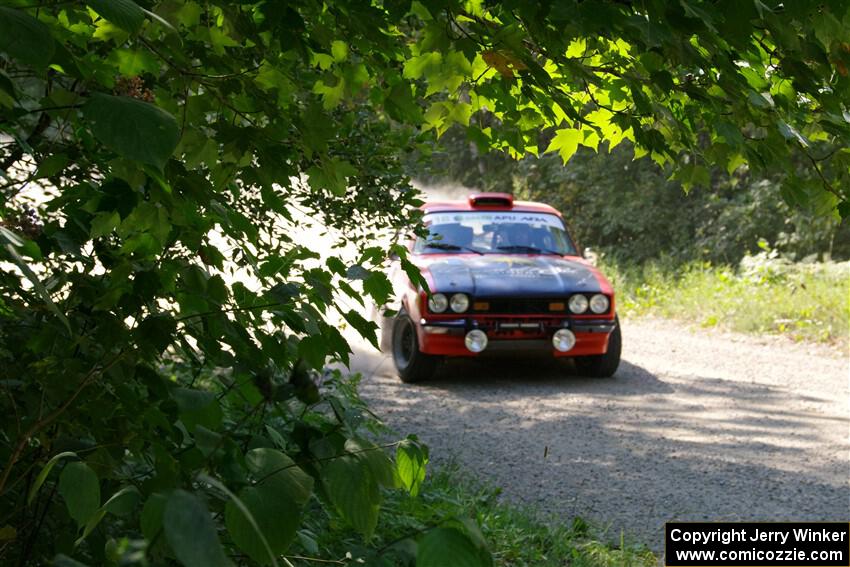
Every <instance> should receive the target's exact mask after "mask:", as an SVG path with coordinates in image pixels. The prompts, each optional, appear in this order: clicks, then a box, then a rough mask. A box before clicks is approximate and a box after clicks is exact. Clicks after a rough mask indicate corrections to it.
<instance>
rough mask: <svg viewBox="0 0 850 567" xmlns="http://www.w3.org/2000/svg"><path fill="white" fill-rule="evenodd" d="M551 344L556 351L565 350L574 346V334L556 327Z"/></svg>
mask: <svg viewBox="0 0 850 567" xmlns="http://www.w3.org/2000/svg"><path fill="white" fill-rule="evenodd" d="M467 336H469V335H467ZM467 346H468V345H467ZM552 346H554V347H555V350H557V351H560V352H567V351H568V350H570V349H572V348H573V347H574V346H576V336H575V335H574V334H573V332H572V331H570V330H569V329H558V330H557V331H555V334H554V335H553V336H552Z"/></svg>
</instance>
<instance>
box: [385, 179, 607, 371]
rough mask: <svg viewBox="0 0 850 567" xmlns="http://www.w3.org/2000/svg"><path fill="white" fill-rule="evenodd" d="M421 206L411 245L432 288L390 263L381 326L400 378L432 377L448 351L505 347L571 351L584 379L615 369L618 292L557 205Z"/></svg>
mask: <svg viewBox="0 0 850 567" xmlns="http://www.w3.org/2000/svg"><path fill="white" fill-rule="evenodd" d="M422 209H423V212H424V217H423V221H424V223H425V225H426V227H427V229H428V235H427V237H417V238H416V239H412V240H411V241H410V243H409V244H408V246H409V251H410V259H411V261H412V262H413V263H414V264H416V265H417V266H418V267H419V269H420V270H421V273H422V275H423V276H424V278H425V279H426V281H427V282H428V287H429V288H430V289H429V292H426V291H424V290H422V289H421V288H419V287H418V286H414V285H413V284H412V283H411V281H410V279H409V278H407V276H406V274H405V272H404V270H402V269H400V267H399V266H398V265H394V266H393V267H392V268H391V270H390V278H391V280H392V281H393V284H394V287H395V289H396V292H397V294H398V302H397V304H396V305H393V306H391V307H393V310H394V311H396V312H397V314H396V315H395V316H394V317H392V318H385V319H384V320H383V324H382V328H383V331H384V335H383V340H382V342H383V344H384V345H385V347H388V348H390V349H391V352H392V357H393V361H394V363H395V367H396V370H397V371H398V375H399V377H400V378H401V379H402V380H403V381H405V382H416V381H419V380H423V379H426V378H428V377H429V376H430V375H431V374H433V372H434V370H435V368H436V366H437V363H438V362H439V360H440V359H441V358H442V357H455V356H480V355H482V354H486V353H490V352H496V351H505V350H518V351H537V352H540V353H542V354H544V355H546V356H556V357H572V358H573V359H574V360H575V363H576V366H577V368H578V370H579V372H580V373H581V374H584V375H588V376H598V377H608V376H612V375H613V374H614V372H616V370H617V366H618V365H619V362H620V346H621V341H620V328H619V322H618V320H617V316H616V311H615V302H614V290H613V289H612V287H611V284H610V283H609V282H608V280H606V279H605V277H604V276H603V275H602V274H601V273H600V272H599V271H598V270H597V269H596V268H595V267H594V266H593V265H592V264H591V263H590V262H588V261H587V260H585V259H584V258H583V257H582V256H581V255H580V254H579V252H578V250H577V249H576V245H575V242H574V241H573V239H572V238H571V237H570V234H569V231H568V229H567V226H566V225H565V223H564V219H563V217H562V216H561V214H560V213H559V212H558V211H557V210H555V209H554V208H552V207H550V206H548V205H544V204H541V203H532V202H523V201H514V200H513V197H512V196H511V195H509V194H505V193H479V194H473V195H470V196H469V198H468V199H467V200H465V201H431V202H428V203H426V204H424V205H423V206H422Z"/></svg>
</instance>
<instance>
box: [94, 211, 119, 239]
mask: <svg viewBox="0 0 850 567" xmlns="http://www.w3.org/2000/svg"><path fill="white" fill-rule="evenodd" d="M120 224H121V215H119V214H118V211H111V212H102V213H97V214H96V215H95V216H94V218H93V219H92V221H91V231H90V233H89V236H91V237H92V238H100V237H101V236H104V235H106V234H109V233H111V232H112V231H113V230H115V229H116V228H118V225H120Z"/></svg>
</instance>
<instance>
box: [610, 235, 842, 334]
mask: <svg viewBox="0 0 850 567" xmlns="http://www.w3.org/2000/svg"><path fill="white" fill-rule="evenodd" d="M600 267H601V268H602V270H603V272H604V273H605V274H606V276H608V277H609V279H610V280H611V283H612V284H613V285H614V289H615V290H617V294H618V310H619V311H620V312H621V313H623V314H624V315H625V316H634V315H657V316H662V317H669V318H674V319H682V320H686V321H691V322H696V323H697V324H699V325H701V326H703V327H720V328H725V329H729V330H733V331H739V332H744V333H770V334H779V335H786V336H788V337H790V338H792V339H794V340H797V341H800V340H809V341H818V342H828V343H843V344H845V345H846V342H847V339H848V328H850V327H849V326H850V262H843V263H835V262H826V263H824V262H817V263H792V262H788V261H785V260H783V259H781V258H778V257H776V255H775V253H772V252H768V251H766V252H763V253H760V254H758V255H756V256H748V257H746V258H744V260H743V261H742V262H741V264H740V265H739V266H737V267H735V268H732V267H729V266H713V265H711V264H710V263H705V262H697V263H692V264H688V265H686V266H682V267H678V268H671V267H670V266H666V265H664V264H663V263H655V264H649V265H644V266H628V265H625V264H622V263H615V262H610V261H603V262H602V263H601V266H600Z"/></svg>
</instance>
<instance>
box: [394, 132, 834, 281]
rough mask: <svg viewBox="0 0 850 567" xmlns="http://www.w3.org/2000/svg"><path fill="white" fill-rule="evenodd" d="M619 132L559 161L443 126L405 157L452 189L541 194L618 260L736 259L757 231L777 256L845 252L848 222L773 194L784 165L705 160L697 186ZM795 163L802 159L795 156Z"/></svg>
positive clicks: (415, 171)
mask: <svg viewBox="0 0 850 567" xmlns="http://www.w3.org/2000/svg"><path fill="white" fill-rule="evenodd" d="M629 146H630V144H629V143H628V142H626V143H623V144H621V145H620V146H618V147H617V148H615V149H613V150H611V152H610V153H609V154H603V153H600V154H596V153H594V152H593V151H592V150H589V149H587V148H583V149H580V150H579V151H578V153H577V154H576V155H575V156H573V158H572V159H571V160H570V163H569V165H568V166H567V167H563V166H562V163H561V160H560V158H559V157H558V156H555V155H547V156H541V157H539V158H537V157H533V156H532V157H528V158H525V159H522V160H520V161H515V160H513V159H511V158H509V157H507V156H499V155H488V154H480V153H479V152H478V151H477V150H475V149H474V147H473V148H470V145H469V144H468V143H467V142H466V140H464V139H463V137H462V135H460V133H459V132H450V133H448V134H446V136H444V137H443V139H442V140H441V141H440V147H439V148H438V149H435V153H434V154H433V155H434V159H433V160H432V163H430V164H416V163H413V161H412V160H411V164H410V166H409V170H410V171H411V174H412V175H413V176H414V177H417V178H419V180H420V182H424V183H426V184H430V185H434V186H435V189H436V190H438V191H440V190H443V191H448V192H452V191H453V190H456V189H455V188H456V187H457V186H458V185H466V186H470V187H474V188H477V189H485V190H496V191H507V192H513V193H514V194H515V195H516V196H517V197H519V198H525V199H530V200H539V201H545V202H547V203H549V204H551V205H553V206H554V207H556V208H557V209H559V210H560V211H562V212H563V214H564V215H565V217H566V218H567V220H568V222H569V224H570V227H571V229H572V230H573V231H574V232H573V236H574V237H575V238H576V240H577V241H578V242H579V243H580V245H581V246H585V247H590V248H592V249H593V250H595V251H597V252H601V253H604V254H606V255H607V256H608V257H609V258H611V259H616V260H617V261H618V262H620V263H622V264H641V263H644V262H648V261H656V260H657V261H660V262H662V263H663V264H665V265H666V266H667V267H668V268H670V269H673V268H674V267H675V264H687V263H689V262H692V261H694V260H704V261H709V262H712V263H715V264H730V265H735V264H737V263H738V262H739V261H740V260H741V259H742V258H743V257H744V256H746V255H747V254H755V253H758V252H759V242H760V241H762V240H766V241H767V242H769V243H770V244H771V246H773V247H774V248H775V249H777V250H778V251H780V252H781V253H782V254H783V255H784V256H786V257H789V258H792V259H796V260H803V259H806V258H812V257H820V258H821V259H830V258H831V259H836V260H842V259H848V258H850V222H848V221H846V220H844V221H841V220H839V219H837V218H835V217H834V216H831V215H823V214H818V212H817V211H814V210H811V209H809V208H801V207H798V206H790V205H788V204H787V203H786V202H785V201H784V200H783V198H782V194H783V181H784V179H785V174H784V173H782V172H778V173H776V174H773V175H770V176H767V177H761V178H760V177H758V176H757V175H756V174H754V173H753V172H751V171H749V170H748V168H747V167H744V166H741V167H738V168H737V169H736V170H735V171H734V172H732V173H729V172H727V171H725V170H723V169H721V168H719V167H713V168H710V169H709V175H710V178H711V182H710V185H709V186H707V187H694V188H692V189H691V190H690V191H689V192H687V193H685V192H683V191H682V186H681V183H680V182H679V181H677V180H675V179H670V178H669V177H670V175H671V168H669V167H664V168H662V167H660V166H658V165H657V164H655V163H653V162H651V161H648V160H634V159H633V156H634V153H633V150H632V149H631V148H630V147H629ZM798 165H799V166H800V167H802V166H803V164H798Z"/></svg>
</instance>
